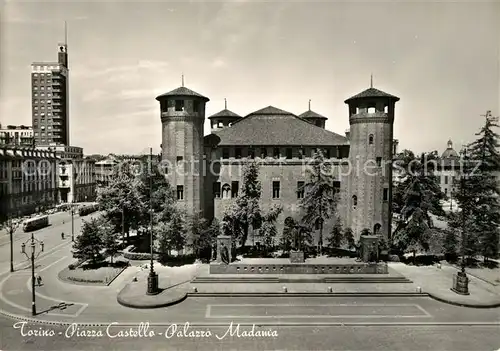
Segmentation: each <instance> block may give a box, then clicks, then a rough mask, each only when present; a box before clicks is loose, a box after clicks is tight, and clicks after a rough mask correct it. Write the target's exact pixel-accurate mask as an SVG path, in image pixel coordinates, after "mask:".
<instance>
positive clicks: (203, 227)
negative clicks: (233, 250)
mask: <svg viewBox="0 0 500 351" xmlns="http://www.w3.org/2000/svg"><path fill="white" fill-rule="evenodd" d="M191 231H192V233H193V242H192V245H191V246H192V248H193V251H194V252H195V255H196V257H198V258H206V259H208V260H210V258H211V255H212V247H214V246H215V245H216V242H217V236H219V235H220V233H221V231H220V224H219V222H218V221H217V219H216V218H214V219H213V220H212V223H210V222H208V221H207V220H206V219H204V218H200V217H199V216H195V217H194V218H193V220H192V222H191Z"/></svg>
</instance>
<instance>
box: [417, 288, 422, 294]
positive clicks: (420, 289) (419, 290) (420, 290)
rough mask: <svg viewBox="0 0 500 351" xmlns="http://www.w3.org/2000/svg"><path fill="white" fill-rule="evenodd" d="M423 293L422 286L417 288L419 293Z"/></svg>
mask: <svg viewBox="0 0 500 351" xmlns="http://www.w3.org/2000/svg"><path fill="white" fill-rule="evenodd" d="M421 292H422V288H421V287H420V286H417V293H419V294H420V293H421Z"/></svg>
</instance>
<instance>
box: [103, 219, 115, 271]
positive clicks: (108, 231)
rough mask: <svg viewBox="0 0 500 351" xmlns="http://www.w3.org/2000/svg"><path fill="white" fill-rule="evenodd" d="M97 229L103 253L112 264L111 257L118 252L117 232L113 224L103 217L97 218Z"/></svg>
mask: <svg viewBox="0 0 500 351" xmlns="http://www.w3.org/2000/svg"><path fill="white" fill-rule="evenodd" d="M99 221H100V224H99V230H100V235H101V237H102V246H103V248H104V253H105V255H106V256H108V257H109V258H110V263H111V264H113V258H114V257H115V256H116V255H117V254H118V251H119V250H120V245H119V244H118V233H117V232H116V231H115V228H114V227H113V225H112V224H111V223H110V222H109V221H108V220H107V219H106V218H104V217H101V218H99Z"/></svg>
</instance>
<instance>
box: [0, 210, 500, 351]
mask: <svg viewBox="0 0 500 351" xmlns="http://www.w3.org/2000/svg"><path fill="white" fill-rule="evenodd" d="M86 218H87V217H86ZM88 218H90V217H88ZM63 222H64V223H63ZM51 223H52V225H51V226H50V227H48V228H45V229H43V230H40V231H37V232H36V234H35V235H37V238H39V239H40V240H43V241H44V242H45V251H44V253H43V254H42V255H41V256H39V257H38V259H37V260H36V271H37V272H38V273H39V274H40V275H41V276H42V277H43V284H42V285H41V286H39V287H38V286H37V287H36V306H37V312H38V315H37V316H36V317H34V318H33V317H31V315H30V314H31V313H30V312H31V306H30V303H31V280H30V279H31V270H30V265H29V262H27V261H26V258H25V257H23V256H22V255H21V254H18V252H19V251H20V250H19V247H18V246H20V243H21V242H22V241H23V240H26V239H27V238H28V237H29V234H28V233H23V232H22V231H19V232H17V233H16V234H15V243H14V245H15V250H14V252H15V260H14V261H15V266H16V267H15V268H16V271H15V272H14V273H10V272H8V261H9V245H8V242H7V245H5V244H4V245H1V243H0V245H1V246H0V254H1V262H0V264H1V266H0V268H1V269H0V272H1V275H0V310H1V311H2V316H1V317H0V325H1V328H2V340H1V343H0V349H3V350H31V349H33V350H34V349H43V350H64V349H69V348H71V349H75V350H83V349H95V350H103V349H107V350H115V349H133V350H139V349H140V350H154V349H167V350H199V349H204V350H207V349H210V350H212V349H213V350H215V349H220V350H227V349H238V350H254V349H287V350H299V349H300V350H303V349H311V350H332V349H351V350H352V349H356V350H387V349H391V350H417V349H418V350H422V349H428V350H430V349H432V350H437V349H439V350H472V349H474V350H496V349H498V348H499V347H500V337H498V335H499V334H498V330H499V328H500V322H499V316H500V309H499V308H482V309H477V308H466V307H459V306H454V305H451V304H445V303H442V302H439V301H437V300H435V299H432V298H430V297H429V296H427V295H425V294H417V293H416V292H415V289H416V287H418V286H421V287H422V288H423V289H424V290H425V285H424V283H425V281H424V280H422V279H420V280H419V279H418V277H417V276H416V275H415V273H413V274H412V272H410V271H409V270H408V269H405V268H404V265H401V264H399V265H398V264H396V265H391V266H390V267H391V268H390V269H391V270H394V271H397V272H399V273H392V274H404V275H405V276H408V277H409V278H410V279H411V280H412V281H413V282H412V283H397V284H374V283H367V284H361V283H359V284H355V283H336V284H331V283H330V284H328V283H317V282H316V283H310V284H304V283H287V284H286V285H287V287H288V294H289V296H286V294H272V293H269V292H270V291H271V292H275V293H279V292H282V288H283V286H282V285H283V284H281V283H252V284H244V283H225V284H219V285H218V287H217V286H216V284H212V283H194V282H191V280H193V279H194V278H195V277H203V276H206V274H207V270H208V267H207V266H206V265H193V266H184V267H161V266H159V265H158V266H157V271H158V272H159V274H160V285H162V284H164V285H166V286H172V285H175V286H177V287H179V288H180V289H183V290H184V291H185V293H186V294H187V298H185V300H184V301H182V302H180V303H178V304H175V305H172V306H169V307H162V308H155V309H133V308H128V307H124V306H122V305H120V304H119V303H118V302H117V296H118V294H119V293H120V292H121V291H123V289H124V288H125V287H129V286H133V287H134V289H136V290H137V293H138V294H141V293H142V294H144V292H145V290H146V284H145V278H146V275H147V273H148V268H147V267H145V263H144V262H132V266H130V267H128V268H127V269H126V270H125V271H124V272H123V273H122V274H120V275H119V276H118V277H117V278H116V279H115V280H114V281H113V282H112V283H111V284H110V285H109V286H87V285H82V284H74V283H69V282H65V281H62V280H60V279H59V278H58V274H59V272H60V271H61V270H63V269H64V268H65V267H67V265H68V264H70V263H72V262H74V259H73V258H72V254H71V238H70V233H71V220H70V215H68V214H67V213H59V214H56V215H53V218H51ZM81 223H82V219H81V218H79V217H78V216H76V217H75V233H77V234H78V233H79V230H80V226H81ZM62 231H64V232H65V233H66V234H67V235H66V238H65V239H64V240H62V239H61V237H60V233H61V232H62ZM0 240H2V237H0ZM432 268H433V269H434V271H435V270H437V269H436V268H435V267H430V268H429V272H434V271H431V269H432ZM448 269H451V267H448V268H446V270H448ZM432 274H435V273H432ZM432 274H431V273H426V274H424V276H426V277H427V280H429V279H434V278H432ZM134 278H138V279H137V280H138V281H137V282H135V283H134V282H132V281H133V279H134ZM299 278H300V277H299ZM133 284H135V285H133ZM443 284H444V283H443ZM478 284H479V282H478V281H477V280H475V279H474V278H472V281H471V291H472V292H475V291H474V289H479V288H480V287H482V285H478ZM328 286H330V287H331V286H333V288H334V291H333V292H332V294H331V295H328V294H326V291H327V288H328ZM193 287H196V289H197V291H196V292H194V291H193ZM221 287H223V288H221ZM490 290H491V291H490V293H491V294H495V292H496V290H495V289H493V288H491V289H490ZM313 291H316V292H318V294H316V295H311V294H310V293H311V292H313ZM391 291H392V292H393V293H394V292H398V291H399V295H398V296H394V295H392V296H391V294H390V292H391ZM481 291H482V290H481ZM166 292H168V289H167V290H166ZM252 292H253V293H255V294H253V295H252V294H251V293H252ZM266 292H267V293H266ZM319 292H321V294H320V293H319ZM231 294H232V296H233V297H230V296H231ZM144 295H145V294H144ZM471 296H474V294H471ZM469 298H470V297H469ZM476 299H477V297H476ZM20 322H24V323H25V324H23V328H24V329H23V330H22V331H21V329H20V328H19V327H20V326H21V324H16V328H14V324H15V323H20ZM72 323H77V324H75V325H74V326H73V327H72ZM110 323H117V324H113V325H112V326H111V327H109V328H108V326H109V325H110ZM141 323H143V324H142V325H144V323H147V324H149V327H148V328H149V329H148V333H150V334H151V336H147V337H146V336H142V337H114V338H113V337H112V336H114V335H118V334H120V335H122V334H123V333H124V330H130V328H132V330H136V331H137V330H139V329H141V327H139V326H140V325H141ZM186 323H188V325H187V324H186ZM238 326H239V327H238ZM30 328H31V329H33V330H48V331H47V333H50V331H52V333H54V335H53V336H52V337H48V336H46V337H35V336H28V334H29V332H26V330H29V329H30ZM71 328H75V329H74V330H73V329H71ZM68 330H69V331H68ZM141 330H142V331H143V332H144V328H143V327H142V329H141ZM228 330H229V331H228ZM23 333H24V334H23ZM26 333H27V334H26ZM67 333H69V334H70V336H67ZM92 333H94V334H95V336H94V337H90V336H85V335H87V334H89V335H90V334H92ZM252 333H253V334H252ZM25 334H26V335H25ZM69 334H68V335H69ZM101 334H102V336H98V335H101ZM132 334H133V333H132ZM139 334H140V333H139ZM201 334H205V336H203V337H202V336H201ZM231 334H232V335H231ZM78 335H79V336H78ZM123 335H124V334H123ZM207 335H209V336H207ZM167 336H168V337H167ZM368 340H370V341H368Z"/></svg>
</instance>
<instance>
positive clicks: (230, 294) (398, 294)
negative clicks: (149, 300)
mask: <svg viewBox="0 0 500 351" xmlns="http://www.w3.org/2000/svg"><path fill="white" fill-rule="evenodd" d="M187 295H188V297H354V296H358V297H428V296H429V294H427V293H413V292H396V293H394V292H393V293H391V292H351V293H349V292H338V293H336V292H331V293H328V292H324V293H323V292H310V293H307V292H287V293H282V292H267V293H265V292H262V293H247V292H219V293H217V292H208V293H203V292H188V293H187Z"/></svg>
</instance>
